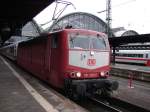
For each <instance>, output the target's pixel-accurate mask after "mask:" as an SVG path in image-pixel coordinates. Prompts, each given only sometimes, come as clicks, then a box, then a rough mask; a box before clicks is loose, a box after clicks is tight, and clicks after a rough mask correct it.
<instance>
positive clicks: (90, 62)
mask: <svg viewBox="0 0 150 112" xmlns="http://www.w3.org/2000/svg"><path fill="white" fill-rule="evenodd" d="M95 64H96V59H88V61H87V65H89V66H94V65H95Z"/></svg>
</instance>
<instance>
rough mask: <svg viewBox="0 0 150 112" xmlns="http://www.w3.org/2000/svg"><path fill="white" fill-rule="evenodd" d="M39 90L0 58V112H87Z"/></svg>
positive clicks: (67, 101) (53, 94) (48, 92)
mask: <svg viewBox="0 0 150 112" xmlns="http://www.w3.org/2000/svg"><path fill="white" fill-rule="evenodd" d="M34 85H35V83H34ZM41 87H42V86H41V85H40V86H38V87H37V88H41ZM41 90H42V91H41V92H39V91H38V90H37V89H35V88H34V87H33V86H32V85H31V84H30V83H28V81H26V80H25V79H24V78H23V77H22V76H21V75H20V73H18V72H16V70H14V68H13V67H11V66H10V64H8V62H6V61H5V60H4V58H2V57H1V56H0V112H60V111H61V112H87V111H86V110H85V109H83V108H82V107H80V106H78V105H77V104H74V103H73V102H71V101H70V100H69V99H66V98H64V97H61V95H58V96H57V94H56V92H55V93H54V92H53V91H50V90H49V89H44V91H43V89H41ZM43 94H44V95H45V96H44V95H43ZM46 96H47V97H46Z"/></svg>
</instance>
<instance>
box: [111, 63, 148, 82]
mask: <svg viewBox="0 0 150 112" xmlns="http://www.w3.org/2000/svg"><path fill="white" fill-rule="evenodd" d="M111 68H112V69H111V71H110V74H112V75H114V76H120V77H126V78H129V77H132V78H133V79H136V80H141V81H148V82H150V67H147V66H138V65H129V64H117V63H116V64H112V65H111Z"/></svg>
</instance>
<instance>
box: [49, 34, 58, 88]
mask: <svg viewBox="0 0 150 112" xmlns="http://www.w3.org/2000/svg"><path fill="white" fill-rule="evenodd" d="M58 37H59V33H54V34H52V35H51V50H50V74H49V77H48V78H49V82H50V83H51V84H52V85H53V86H55V87H58V85H59V66H60V64H59V63H60V61H59V59H60V57H59V45H60V43H59V38H58Z"/></svg>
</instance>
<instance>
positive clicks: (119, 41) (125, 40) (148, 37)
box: [109, 34, 150, 47]
mask: <svg viewBox="0 0 150 112" xmlns="http://www.w3.org/2000/svg"><path fill="white" fill-rule="evenodd" d="M145 42H150V34H141V35H131V36H121V37H111V38H109V43H110V45H111V46H112V47H118V46H120V45H125V44H129V43H145Z"/></svg>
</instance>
